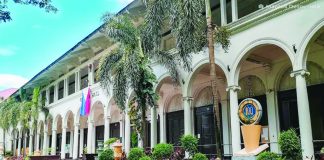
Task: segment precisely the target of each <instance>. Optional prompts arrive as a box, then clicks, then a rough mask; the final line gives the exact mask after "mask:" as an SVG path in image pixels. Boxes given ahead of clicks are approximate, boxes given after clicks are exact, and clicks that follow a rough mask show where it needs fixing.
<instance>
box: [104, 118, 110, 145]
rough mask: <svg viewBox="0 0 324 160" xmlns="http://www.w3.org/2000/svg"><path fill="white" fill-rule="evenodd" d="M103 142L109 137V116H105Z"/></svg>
mask: <svg viewBox="0 0 324 160" xmlns="http://www.w3.org/2000/svg"><path fill="white" fill-rule="evenodd" d="M104 130H105V131H104V142H106V141H107V140H108V139H109V138H110V133H109V131H110V116H106V117H105V129H104Z"/></svg>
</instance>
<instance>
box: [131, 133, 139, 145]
mask: <svg viewBox="0 0 324 160" xmlns="http://www.w3.org/2000/svg"><path fill="white" fill-rule="evenodd" d="M136 146H138V136H137V133H136V132H132V133H131V147H132V148H134V147H136Z"/></svg>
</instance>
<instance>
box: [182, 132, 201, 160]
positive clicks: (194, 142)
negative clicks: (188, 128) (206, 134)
mask: <svg viewBox="0 0 324 160" xmlns="http://www.w3.org/2000/svg"><path fill="white" fill-rule="evenodd" d="M180 142H181V147H182V148H183V149H184V150H185V151H187V152H188V153H189V155H190V156H193V155H194V154H195V153H196V152H197V151H198V138H196V137H195V136H193V135H183V136H182V137H181V139H180Z"/></svg>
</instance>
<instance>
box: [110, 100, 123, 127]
mask: <svg viewBox="0 0 324 160" xmlns="http://www.w3.org/2000/svg"><path fill="white" fill-rule="evenodd" d="M108 105H109V111H108V115H109V116H110V120H111V123H116V122H119V121H120V120H121V119H120V118H121V113H122V111H121V110H120V109H119V108H118V106H117V104H116V103H115V100H114V99H113V98H111V99H110V101H109V103H108Z"/></svg>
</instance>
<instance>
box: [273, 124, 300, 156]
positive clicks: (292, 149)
mask: <svg viewBox="0 0 324 160" xmlns="http://www.w3.org/2000/svg"><path fill="white" fill-rule="evenodd" d="M278 143H279V146H280V149H281V151H282V156H283V157H285V158H286V159H292V160H295V159H302V152H301V151H302V150H301V145H300V139H299V137H298V136H297V133H296V131H295V130H294V129H289V130H287V131H284V132H282V133H280V135H279V141H278Z"/></svg>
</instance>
